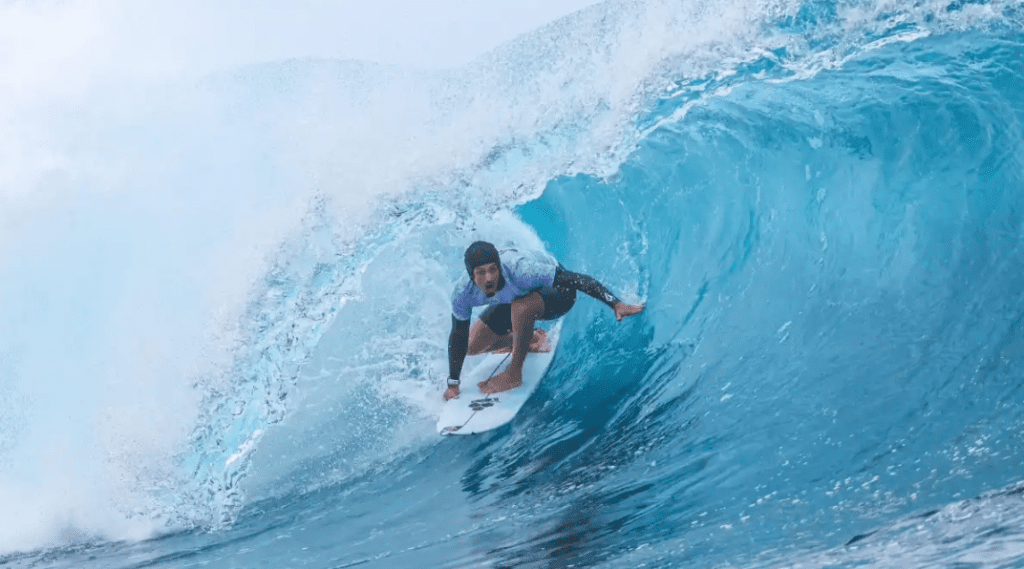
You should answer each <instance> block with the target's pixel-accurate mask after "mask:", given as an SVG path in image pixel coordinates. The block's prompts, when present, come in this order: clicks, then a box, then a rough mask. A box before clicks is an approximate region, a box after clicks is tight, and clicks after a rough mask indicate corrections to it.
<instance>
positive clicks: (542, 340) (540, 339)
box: [491, 328, 551, 354]
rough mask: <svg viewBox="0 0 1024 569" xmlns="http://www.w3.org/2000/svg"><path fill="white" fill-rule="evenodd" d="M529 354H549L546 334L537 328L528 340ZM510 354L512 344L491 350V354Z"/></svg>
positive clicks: (549, 345) (548, 342)
mask: <svg viewBox="0 0 1024 569" xmlns="http://www.w3.org/2000/svg"><path fill="white" fill-rule="evenodd" d="M529 351H530V353H534V354H536V353H540V352H550V351H551V342H550V341H548V333H547V332H545V331H544V330H542V329H540V328H537V329H535V330H534V331H533V338H530V350H529ZM511 352H512V344H511V343H509V345H507V346H502V347H500V348H498V349H496V350H491V353H492V354H508V353H511Z"/></svg>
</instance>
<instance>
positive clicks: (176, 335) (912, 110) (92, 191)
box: [0, 2, 1024, 568]
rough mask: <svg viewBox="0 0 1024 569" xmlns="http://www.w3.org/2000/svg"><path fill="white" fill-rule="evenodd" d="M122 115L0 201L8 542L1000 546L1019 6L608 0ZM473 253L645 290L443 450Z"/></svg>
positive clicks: (343, 553)
mask: <svg viewBox="0 0 1024 569" xmlns="http://www.w3.org/2000/svg"><path fill="white" fill-rule="evenodd" d="M111 88H112V89H121V88H122V86H112V87H111ZM146 100H147V101H148V103H147V104H145V105H140V106H136V107H133V108H132V109H131V112H125V111H124V109H123V108H121V107H118V105H117V103H116V102H111V101H110V100H105V101H86V102H84V103H82V105H83V106H84V107H85V108H88V109H90V110H91V111H92V114H90V115H88V116H84V117H83V116H79V115H78V114H76V113H75V112H74V111H75V110H74V109H72V110H69V111H68V115H67V117H66V118H67V120H68V121H70V122H71V124H75V125H82V126H81V128H82V130H81V132H92V133H93V134H92V135H90V136H87V137H85V138H86V140H84V141H83V140H82V139H81V138H80V137H83V136H85V135H74V136H72V135H67V136H66V137H65V135H60V136H57V135H54V137H53V138H54V140H55V142H53V144H54V145H58V143H59V146H60V148H61V149H62V150H63V151H64V153H65V155H66V156H67V157H70V158H69V159H68V162H67V164H66V165H65V166H64V169H63V170H59V171H56V172H51V173H50V174H49V175H48V176H42V177H39V178H38V179H36V180H35V182H34V183H35V184H37V185H38V186H39V187H43V188H45V189H47V190H52V192H51V193H50V194H43V195H60V196H63V198H62V199H61V200H59V201H57V200H55V203H49V202H46V203H42V204H40V203H39V202H38V201H33V200H25V199H23V200H20V201H19V200H12V201H11V202H10V203H11V204H12V206H11V208H9V209H8V211H9V212H14V213H10V214H9V215H8V214H5V217H4V220H5V221H6V222H8V223H9V225H8V227H16V231H10V232H5V233H3V234H2V235H0V246H2V247H3V249H0V250H2V251H3V252H4V257H2V258H0V261H2V263H3V266H4V267H5V270H4V276H3V281H2V283H0V284H2V286H0V293H2V295H3V296H0V300H2V301H3V302H2V303H0V306H2V308H0V322H2V323H3V324H4V326H5V329H8V330H15V329H16V330H18V331H19V333H18V334H17V335H11V337H8V338H4V339H3V340H2V341H0V372H2V373H3V374H4V375H5V376H6V377H9V378H11V381H9V382H6V383H5V385H4V386H3V387H0V405H2V409H3V411H4V413H3V415H2V417H0V432H2V433H3V435H4V436H3V438H2V439H0V491H3V492H5V493H6V494H7V496H8V500H5V501H4V503H5V504H6V505H4V506H2V507H0V515H2V520H3V523H4V524H5V527H6V528H8V529H7V531H5V532H3V533H4V534H6V535H5V537H4V538H3V540H2V541H0V546H2V548H3V549H2V553H0V555H2V556H0V566H4V567H119V568H120V567H193V566H202V567H240V568H241V567H245V568H252V567H267V568H281V567H324V568H328V567H330V568H335V567H350V566H360V567H406V566H408V567H495V568H499V567H509V568H511V567H517V568H518V567H607V568H618V567H666V568H667V567H772V568H774V567H830V568H831V567H864V566H867V567H901V568H905V567H921V568H924V567H928V568H932V567H992V568H995V567H1024V532H1022V531H1021V527H1024V526H1022V522H1024V502H1022V501H1021V496H1022V486H1021V484H1022V483H1024V476H1022V472H1024V403H1022V401H1024V388H1022V384H1024V382H1022V377H1024V373H1022V372H1024V364H1022V361H1024V359H1022V356H1024V329H1022V318H1024V297H1022V296H1021V291H1022V290H1024V252H1022V250H1021V240H1022V237H1024V191H1022V190H1024V144H1022V142H1024V127H1022V120H1024V5H1022V4H1021V3H1020V2H989V3H984V2H953V3H947V2H934V3H918V4H915V5H913V6H910V7H906V6H901V5H894V4H889V3H884V2H876V3H870V2H843V3H834V2H817V3H782V2H780V3H770V4H755V3H735V4H711V3H709V4H702V3H697V2H679V3H676V2H664V3H657V2H654V3H649V4H640V5H638V4H633V3H624V4H617V3H609V4H604V5H600V6H597V7H595V8H592V9H590V10H587V11H584V12H582V13H580V14H576V15H573V16H570V17H568V18H566V19H563V20H561V21H559V22H556V23H555V24H553V25H552V26H549V27H547V28H544V29H542V30H539V31H537V32H535V33H533V34H530V35H528V36H524V37H523V38H521V39H519V40H516V41H514V42H512V43H511V44H508V45H506V46H503V47H502V48H500V49H499V50H497V51H495V52H492V53H491V54H488V55H487V56H485V57H483V58H482V59H480V60H479V61H477V62H476V63H474V64H472V65H470V66H468V67H466V68H462V69H457V70H451V71H445V72H430V73H427V72H408V71H403V70H399V69H394V68H383V67H380V66H375V65H370V64H358V63H352V62H332V61H293V62H286V63H280V64H268V65H264V66H259V67H248V68H243V69H238V70H236V71H233V72H231V73H225V74H220V75H216V76H211V77H208V78H206V79H204V80H203V81H201V82H200V83H199V84H194V85H193V84H190V85H184V86H182V85H175V86H168V87H165V88H161V89H157V90H156V92H154V93H149V94H148V98H147V99H146ZM118 109H120V110H118ZM47 116H49V115H47ZM115 118H116V119H117V120H114V119H115ZM182 149H184V150H182ZM97 164H100V166H97ZM15 214H17V216H15ZM15 222H18V223H19V224H18V225H11V224H14V223H15ZM12 236H13V237H12ZM477 238H484V239H489V240H492V241H494V242H495V243H497V244H499V246H500V245H503V244H518V245H523V244H526V245H540V244H543V245H544V246H545V247H546V248H547V249H548V250H549V251H551V252H552V253H554V254H555V255H556V256H558V258H559V259H560V260H561V262H562V263H563V264H564V265H565V266H566V267H568V268H571V269H573V270H577V271H583V272H586V273H588V274H591V275H593V276H595V277H597V278H599V279H600V280H602V281H603V282H604V283H606V284H607V285H608V286H609V287H610V288H612V289H613V290H615V291H617V292H620V293H621V296H622V297H623V298H624V299H627V300H632V301H644V302H646V303H647V309H646V311H645V312H644V313H643V314H642V315H641V316H638V317H636V318H632V319H628V320H626V321H623V322H621V323H617V322H616V321H615V319H614V318H613V315H612V314H611V312H610V311H609V310H607V308H605V307H604V306H603V305H602V304H600V303H598V302H596V301H592V300H591V299H586V298H583V299H581V300H580V301H579V302H578V303H577V306H576V308H574V310H573V311H572V312H571V313H570V314H569V315H568V316H567V317H566V318H565V321H564V324H563V328H562V337H561V340H560V344H559V347H558V351H557V353H556V355H555V358H554V362H553V364H552V367H551V368H550V370H549V373H548V375H547V377H546V378H545V379H544V382H543V383H542V384H541V386H540V388H539V389H538V391H537V393H536V394H535V395H534V397H533V398H531V400H530V401H529V402H528V403H527V404H526V406H525V407H524V408H523V410H522V411H521V412H520V414H519V415H518V416H517V418H516V419H515V421H513V422H512V423H511V424H510V425H508V426H506V427H503V428H501V429H499V430H497V431H495V432H493V433H491V434H487V435H482V436H476V437H452V438H444V439H442V438H439V437H437V436H436V434H435V430H434V425H433V423H434V420H435V418H436V415H437V412H438V409H439V407H440V394H441V390H442V380H443V378H444V377H445V373H446V368H447V361H446V357H445V353H446V345H447V334H448V325H449V316H448V313H449V312H448V311H449V307H448V306H447V304H446V303H447V299H448V296H449V294H450V288H451V285H452V284H453V283H454V282H455V279H456V278H457V277H458V276H459V274H460V272H461V270H462V269H461V252H462V250H463V249H464V247H465V246H466V244H468V243H469V242H471V241H473V240H474V239H477Z"/></svg>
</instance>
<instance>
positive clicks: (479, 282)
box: [473, 263, 501, 296]
mask: <svg viewBox="0 0 1024 569" xmlns="http://www.w3.org/2000/svg"><path fill="white" fill-rule="evenodd" d="M500 279H501V271H499V270H498V263H487V264H486V265H480V266H479V267H476V268H474V269H473V284H475V285H476V286H477V287H479V289H480V290H482V291H484V294H486V295H487V296H494V295H495V294H497V293H498V281H499V280H500Z"/></svg>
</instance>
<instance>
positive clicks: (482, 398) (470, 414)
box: [437, 322, 562, 435]
mask: <svg viewBox="0 0 1024 569" xmlns="http://www.w3.org/2000/svg"><path fill="white" fill-rule="evenodd" d="M561 326H562V323H561V322H558V323H557V324H555V326H553V327H552V329H551V330H549V331H548V333H547V334H548V342H549V343H550V344H551V351H550V352H537V353H529V354H526V362H525V363H523V384H522V385H520V386H519V387H516V388H514V389H510V390H508V391H503V392H501V393H494V394H491V395H484V394H483V393H481V392H480V388H479V387H477V384H478V383H480V382H481V381H484V380H486V379H490V378H491V377H494V376H495V375H497V374H499V373H501V372H502V371H504V370H505V368H506V367H508V363H509V360H511V359H512V356H511V355H510V354H493V353H489V354H480V355H476V356H467V357H466V361H465V363H464V364H463V365H462V377H461V379H462V388H461V390H460V391H461V393H460V394H459V398H458V399H451V400H449V401H447V402H445V404H444V407H442V408H441V417H440V418H438V420H437V432H438V433H440V434H441V435H475V434H477V433H482V432H485V431H490V430H491V429H496V428H498V427H500V426H502V425H504V424H505V423H508V422H509V421H511V420H512V418H513V417H515V416H516V413H518V412H519V409H520V408H522V406H523V405H524V404H525V403H526V400H527V399H529V398H530V395H533V392H534V391H535V390H536V389H537V386H538V385H539V384H540V380H541V378H542V377H544V374H545V373H546V372H547V370H548V366H550V365H551V360H552V359H553V358H554V357H555V346H556V345H557V343H558V332H559V330H560V329H561Z"/></svg>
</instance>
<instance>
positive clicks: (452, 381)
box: [448, 377, 459, 387]
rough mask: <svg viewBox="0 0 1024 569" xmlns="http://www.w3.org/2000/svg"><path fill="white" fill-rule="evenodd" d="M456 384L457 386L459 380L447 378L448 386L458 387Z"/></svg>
mask: <svg viewBox="0 0 1024 569" xmlns="http://www.w3.org/2000/svg"><path fill="white" fill-rule="evenodd" d="M458 386H459V380H457V379H452V378H450V377H449V378H448V387H458Z"/></svg>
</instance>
